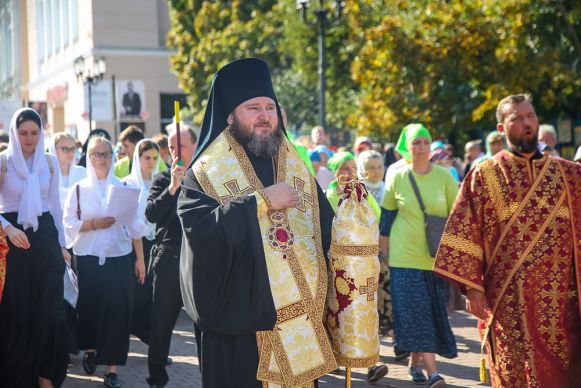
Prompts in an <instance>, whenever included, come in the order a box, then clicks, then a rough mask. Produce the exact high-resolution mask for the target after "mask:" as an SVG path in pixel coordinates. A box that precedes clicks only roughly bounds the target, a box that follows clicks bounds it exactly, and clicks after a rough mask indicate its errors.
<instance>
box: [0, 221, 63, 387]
mask: <svg viewBox="0 0 581 388" xmlns="http://www.w3.org/2000/svg"><path fill="white" fill-rule="evenodd" d="M3 216H4V218H6V219H7V220H8V221H9V222H10V223H11V224H12V226H14V227H17V228H19V229H21V230H22V226H20V225H18V224H17V220H18V215H17V214H16V213H5V214H3ZM25 233H26V236H27V237H28V241H29V242H30V245H31V247H30V249H20V248H17V247H15V246H14V245H13V244H12V243H10V242H8V244H9V247H10V251H9V252H8V255H7V258H6V267H7V268H6V283H5V286H4V287H5V288H4V295H3V298H2V303H1V304H0V384H1V385H2V387H18V388H20V387H24V388H26V387H36V386H37V379H38V377H44V378H47V379H50V380H52V381H53V385H55V386H59V385H60V383H61V382H62V381H63V380H64V378H65V376H66V368H67V363H68V349H67V340H66V335H67V326H66V319H65V311H64V303H63V300H64V289H63V277H64V270H65V263H64V259H63V255H62V251H61V247H60V244H59V241H58V231H57V229H56V227H55V224H54V220H53V218H52V216H51V215H50V213H43V214H42V215H41V216H40V217H39V218H38V229H37V231H36V232H33V230H32V229H27V230H26V231H25Z"/></svg>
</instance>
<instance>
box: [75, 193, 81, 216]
mask: <svg viewBox="0 0 581 388" xmlns="http://www.w3.org/2000/svg"><path fill="white" fill-rule="evenodd" d="M75 190H76V191H77V218H78V219H79V221H80V220H81V188H80V185H77V187H76V188H75Z"/></svg>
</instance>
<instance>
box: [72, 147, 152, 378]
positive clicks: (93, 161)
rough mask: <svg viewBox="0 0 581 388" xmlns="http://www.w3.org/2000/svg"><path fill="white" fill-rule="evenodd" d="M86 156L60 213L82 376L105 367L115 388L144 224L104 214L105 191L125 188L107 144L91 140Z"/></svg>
mask: <svg viewBox="0 0 581 388" xmlns="http://www.w3.org/2000/svg"><path fill="white" fill-rule="evenodd" d="M87 155H88V157H87V178H86V179H83V180H82V181H80V182H79V183H77V185H75V187H74V188H73V189H72V190H71V192H70V193H69V196H68V198H67V201H66V203H65V209H64V227H65V233H66V237H67V242H68V243H69V245H72V247H73V252H74V254H75V261H76V264H77V270H78V273H79V274H78V281H79V299H78V302H77V312H78V315H79V320H78V331H79V348H80V349H83V350H85V355H84V358H83V368H84V369H85V372H87V373H88V374H93V373H94V372H95V369H96V366H97V365H107V370H106V373H105V377H104V385H105V386H106V387H112V388H118V387H120V386H121V384H120V382H119V379H118V377H117V365H125V363H126V362H127V352H128V351H129V326H130V323H131V310H132V308H131V300H132V286H131V285H132V282H133V279H132V278H133V277H134V276H135V277H137V279H138V281H139V282H140V283H143V281H144V278H145V265H144V262H143V249H142V245H141V237H142V236H143V223H142V221H141V220H140V219H139V218H138V217H137V218H136V219H135V220H134V221H133V222H132V223H131V224H130V225H122V224H120V223H117V222H115V219H114V218H113V217H107V216H105V210H106V206H107V203H106V201H107V193H108V190H109V187H110V186H122V185H123V183H121V182H120V181H119V180H118V179H117V178H116V177H115V176H114V174H113V147H112V145H111V143H110V142H109V141H108V140H106V139H105V138H102V137H94V138H92V139H91V140H90V142H89V147H88V152H87ZM77 187H78V189H77ZM127 206H135V207H137V203H135V204H129V203H128V204H127ZM133 246H135V252H134V251H133Z"/></svg>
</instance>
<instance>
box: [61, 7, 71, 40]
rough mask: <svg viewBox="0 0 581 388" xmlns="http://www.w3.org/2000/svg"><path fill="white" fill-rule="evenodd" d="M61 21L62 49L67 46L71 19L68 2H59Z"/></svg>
mask: <svg viewBox="0 0 581 388" xmlns="http://www.w3.org/2000/svg"><path fill="white" fill-rule="evenodd" d="M61 15H62V16H61V20H62V22H63V23H62V25H63V43H62V47H66V46H68V45H69V43H70V41H69V24H70V21H71V17H70V15H69V0H61Z"/></svg>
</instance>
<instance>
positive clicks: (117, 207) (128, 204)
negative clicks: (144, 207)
mask: <svg viewBox="0 0 581 388" xmlns="http://www.w3.org/2000/svg"><path fill="white" fill-rule="evenodd" d="M140 191H141V190H140V189H136V188H133V187H128V186H113V185H111V186H109V191H108V192H107V209H106V211H105V214H106V215H107V216H108V217H115V223H117V224H121V225H129V224H131V223H133V221H135V218H136V217H137V203H138V202H139V192H140Z"/></svg>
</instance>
